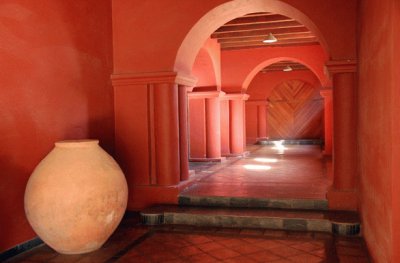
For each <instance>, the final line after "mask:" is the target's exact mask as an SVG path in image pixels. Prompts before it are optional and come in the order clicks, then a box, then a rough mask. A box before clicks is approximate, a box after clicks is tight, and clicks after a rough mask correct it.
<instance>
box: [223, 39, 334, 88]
mask: <svg viewBox="0 0 400 263" xmlns="http://www.w3.org/2000/svg"><path fill="white" fill-rule="evenodd" d="M282 60H292V61H296V62H299V63H301V64H303V65H305V66H307V67H308V68H309V69H310V71H312V72H313V73H314V76H317V78H318V79H319V81H320V83H322V84H321V85H323V86H331V83H330V80H329V78H328V76H327V75H326V74H325V72H324V65H325V63H326V60H327V57H326V55H325V53H324V51H323V49H322V47H321V46H320V45H312V46H299V47H265V48H255V49H238V50H228V51H223V52H222V54H221V63H222V71H221V74H222V89H223V91H226V92H240V91H242V90H243V91H245V92H247V91H246V90H248V89H249V87H250V83H251V81H252V80H253V79H254V77H255V76H256V75H257V74H258V72H260V70H262V69H263V68H264V67H266V66H268V65H271V64H273V63H276V62H279V61H282Z"/></svg>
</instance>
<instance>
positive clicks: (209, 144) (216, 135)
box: [206, 97, 221, 159]
mask: <svg viewBox="0 0 400 263" xmlns="http://www.w3.org/2000/svg"><path fill="white" fill-rule="evenodd" d="M206 154H207V158H213V159H216V158H221V120H220V103H219V98H218V97H213V98H206Z"/></svg>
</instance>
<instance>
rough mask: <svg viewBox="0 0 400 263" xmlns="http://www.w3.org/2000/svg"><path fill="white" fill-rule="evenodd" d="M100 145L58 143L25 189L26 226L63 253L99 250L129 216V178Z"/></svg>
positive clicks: (95, 142)
mask: <svg viewBox="0 0 400 263" xmlns="http://www.w3.org/2000/svg"><path fill="white" fill-rule="evenodd" d="M98 143H99V142H98V141H97V140H81V141H61V142H57V143H56V144H55V148H54V149H53V150H52V151H51V152H50V153H49V154H48V155H47V156H46V157H45V158H44V159H43V160H42V161H41V162H40V163H39V165H38V166H37V167H36V169H35V170H34V172H33V173H32V175H31V177H30V178H29V181H28V184H27V186H26V190H25V213H26V216H27V218H28V221H29V223H30V224H31V226H32V228H33V230H34V231H35V232H36V233H37V235H38V236H39V237H40V238H41V239H42V240H43V241H44V242H45V243H46V244H47V245H49V246H50V247H52V248H53V249H55V250H56V251H58V252H59V253H63V254H80V253H86V252H91V251H94V250H96V249H98V248H100V247H101V246H102V245H103V244H104V242H105V241H106V240H107V239H108V238H109V237H110V235H111V234H112V233H113V232H114V230H115V229H116V227H117V226H118V224H119V223H120V221H121V219H122V216H123V214H124V212H125V209H126V205H127V198H128V187H127V184H126V180H125V176H124V174H123V173H122V171H121V169H120V167H119V166H118V164H117V163H116V162H115V161H114V159H113V158H112V157H111V156H110V155H108V154H107V153H106V152H105V151H104V150H103V149H102V148H101V147H100V146H99V145H98Z"/></svg>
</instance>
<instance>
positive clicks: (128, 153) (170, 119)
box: [112, 72, 194, 211]
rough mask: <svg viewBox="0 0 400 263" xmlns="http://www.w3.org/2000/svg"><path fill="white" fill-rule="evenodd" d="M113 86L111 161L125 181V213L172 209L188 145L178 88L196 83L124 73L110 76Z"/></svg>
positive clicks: (163, 75)
mask: <svg viewBox="0 0 400 263" xmlns="http://www.w3.org/2000/svg"><path fill="white" fill-rule="evenodd" d="M112 84H113V87H114V109H115V156H116V159H117V161H118V163H119V164H120V165H121V168H122V169H123V171H124V174H125V177H126V179H127V182H128V188H129V198H128V209H129V210H136V211H137V210H139V209H142V208H144V207H148V206H151V205H154V204H160V203H166V204H176V203H177V201H178V199H177V197H178V194H179V191H180V189H182V188H183V187H184V184H182V183H181V177H182V176H181V171H182V170H183V169H185V167H186V166H185V163H182V161H181V160H183V159H185V157H182V156H181V153H182V151H184V148H185V146H183V145H182V144H183V143H184V142H185V141H187V132H185V129H182V128H183V126H184V125H185V122H184V119H185V113H184V108H185V107H186V108H187V106H185V101H184V100H183V92H182V91H181V90H180V88H179V86H180V85H183V86H192V85H193V84H194V81H193V80H192V79H190V78H186V77H183V76H180V75H179V74H177V73H176V72H161V73H160V72H154V73H146V74H129V73H126V74H116V75H113V76H112ZM186 118H187V115H186ZM181 129H182V130H181ZM185 137H186V138H185ZM186 154H187V152H186ZM183 155H184V156H185V153H183ZM183 172H184V171H183Z"/></svg>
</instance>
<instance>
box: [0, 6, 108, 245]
mask: <svg viewBox="0 0 400 263" xmlns="http://www.w3.org/2000/svg"><path fill="white" fill-rule="evenodd" d="M111 52H112V49H111V4H110V1H109V0H88V1H69V0H58V1H22V0H21V1H18V0H13V1H11V0H10V1H8V0H3V1H1V2H0V61H1V62H0V83H1V87H0V120H1V122H0V134H1V137H0V171H1V177H0V200H1V201H0V203H1V208H0V236H1V238H0V252H1V251H5V250H7V249H9V248H11V247H13V246H15V245H17V244H19V243H21V242H25V241H26V240H29V239H31V238H33V237H34V236H35V234H34V232H33V231H32V230H31V228H30V226H29V225H28V222H27V220H26V218H25V213H24V209H23V197H24V191H25V185H26V183H27V180H28V178H29V176H30V174H31V172H32V170H33V169H34V167H35V166H36V165H37V164H38V162H39V161H40V160H41V159H42V158H43V157H44V156H45V155H46V154H47V153H48V152H49V151H50V150H51V149H52V148H53V143H54V142H55V141H57V140H63V139H80V138H98V139H100V141H101V145H102V146H103V147H104V148H105V149H106V150H108V151H110V152H112V151H113V140H114V138H113V129H114V127H113V125H114V124H113V123H114V120H113V99H112V98H113V96H112V87H111V83H110V74H111V71H112V53H111ZM54 198H62V197H54Z"/></svg>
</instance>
